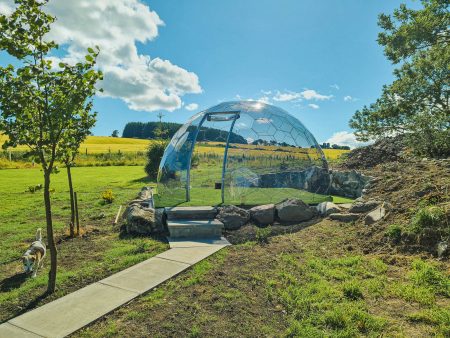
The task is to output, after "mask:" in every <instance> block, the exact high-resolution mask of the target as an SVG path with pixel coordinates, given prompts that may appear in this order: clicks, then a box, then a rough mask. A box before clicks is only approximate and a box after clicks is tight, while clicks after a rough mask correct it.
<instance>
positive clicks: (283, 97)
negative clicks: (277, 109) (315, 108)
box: [273, 91, 302, 102]
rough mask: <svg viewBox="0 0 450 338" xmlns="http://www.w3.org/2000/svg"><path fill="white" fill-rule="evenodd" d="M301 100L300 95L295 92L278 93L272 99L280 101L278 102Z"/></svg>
mask: <svg viewBox="0 0 450 338" xmlns="http://www.w3.org/2000/svg"><path fill="white" fill-rule="evenodd" d="M301 98H302V94H301V93H295V92H286V93H281V92H279V91H278V92H277V93H276V94H275V96H274V97H273V99H274V100H275V101H280V102H285V101H294V100H298V99H301Z"/></svg>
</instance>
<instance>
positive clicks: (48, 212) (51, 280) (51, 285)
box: [44, 169, 58, 293]
mask: <svg viewBox="0 0 450 338" xmlns="http://www.w3.org/2000/svg"><path fill="white" fill-rule="evenodd" d="M50 174H51V170H50V169H47V170H44V203H45V217H46V220H47V241H48V249H49V250H50V271H49V273H48V286H47V293H53V292H54V291H55V288H56V266H57V265H56V263H57V254H58V253H57V251H56V244H55V238H54V237H53V222H52V207H51V201H50Z"/></svg>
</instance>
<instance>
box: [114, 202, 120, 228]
mask: <svg viewBox="0 0 450 338" xmlns="http://www.w3.org/2000/svg"><path fill="white" fill-rule="evenodd" d="M121 210H122V206H121V205H120V206H119V211H118V212H117V216H116V219H115V220H114V223H113V225H116V224H117V222H118V221H119V216H120V211H121Z"/></svg>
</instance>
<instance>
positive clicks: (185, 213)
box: [165, 207, 217, 220]
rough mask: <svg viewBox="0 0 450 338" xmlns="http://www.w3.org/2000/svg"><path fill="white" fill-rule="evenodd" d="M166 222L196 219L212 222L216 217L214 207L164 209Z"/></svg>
mask: <svg viewBox="0 0 450 338" xmlns="http://www.w3.org/2000/svg"><path fill="white" fill-rule="evenodd" d="M165 212H166V215H167V220H179V219H197V220H212V219H214V217H216V215H217V208H215V207H173V208H165Z"/></svg>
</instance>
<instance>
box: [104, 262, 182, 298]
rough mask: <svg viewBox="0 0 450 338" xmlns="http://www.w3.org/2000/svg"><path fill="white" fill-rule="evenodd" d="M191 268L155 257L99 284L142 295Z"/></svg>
mask: <svg viewBox="0 0 450 338" xmlns="http://www.w3.org/2000/svg"><path fill="white" fill-rule="evenodd" d="M189 266H190V265H189V264H186V263H180V262H175V261H169V260H167V259H162V258H158V257H154V258H150V259H148V260H146V261H144V262H142V263H140V264H137V265H135V266H132V267H131V268H128V269H126V270H123V271H121V272H118V273H116V274H114V275H112V276H110V277H108V278H105V279H103V280H101V281H99V283H102V284H106V285H111V286H115V287H119V288H122V289H125V290H129V291H133V292H137V293H139V294H142V293H144V292H146V291H148V290H150V289H152V288H154V287H155V286H157V285H159V284H161V283H162V282H164V281H166V280H167V279H169V278H171V277H173V276H175V275H177V274H179V273H180V272H181V271H183V270H185V269H187V268H188V267H189Z"/></svg>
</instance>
